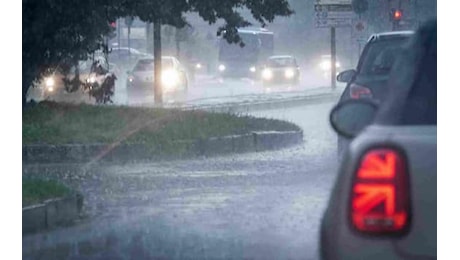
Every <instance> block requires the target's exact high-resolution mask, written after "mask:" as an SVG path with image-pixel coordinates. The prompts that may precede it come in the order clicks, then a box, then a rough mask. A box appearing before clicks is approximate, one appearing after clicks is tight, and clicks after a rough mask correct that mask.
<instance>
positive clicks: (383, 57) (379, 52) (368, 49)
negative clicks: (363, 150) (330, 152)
mask: <svg viewBox="0 0 460 260" xmlns="http://www.w3.org/2000/svg"><path fill="white" fill-rule="evenodd" d="M413 34H414V33H413V32H412V31H397V32H386V33H378V34H374V35H372V36H371V37H370V38H369V40H368V41H367V44H366V46H365V47H364V49H363V52H362V53H361V56H360V58H359V62H358V66H357V68H356V70H355V69H351V70H346V71H343V72H341V73H339V75H338V76H337V81H339V82H345V83H347V85H346V87H345V90H344V91H343V93H342V95H341V97H340V100H339V102H342V101H345V100H348V99H360V98H371V99H373V100H376V101H381V100H383V99H384V98H385V96H386V94H387V93H388V89H387V81H388V78H389V75H390V71H391V69H392V67H393V64H394V62H395V60H396V59H397V58H398V57H399V55H401V52H402V50H403V47H404V46H405V45H406V44H407V43H408V41H409V39H410V38H411V36H413ZM348 143H349V142H348V141H347V140H346V139H344V138H341V137H340V136H339V137H338V147H337V149H338V153H339V155H341V154H342V152H343V149H344V148H345V147H346V146H347V145H348Z"/></svg>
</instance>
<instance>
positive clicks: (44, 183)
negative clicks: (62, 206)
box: [22, 179, 70, 207]
mask: <svg viewBox="0 0 460 260" xmlns="http://www.w3.org/2000/svg"><path fill="white" fill-rule="evenodd" d="M69 193H70V190H69V188H67V187H66V186H64V185H62V184H60V183H58V182H57V181H53V180H41V179H23V180H22V206H23V207H24V206H28V205H32V204H35V203H40V202H43V201H44V200H47V199H51V198H57V197H62V196H65V195H67V194H69Z"/></svg>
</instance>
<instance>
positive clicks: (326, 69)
mask: <svg viewBox="0 0 460 260" xmlns="http://www.w3.org/2000/svg"><path fill="white" fill-rule="evenodd" d="M341 66H342V65H341V64H340V61H338V60H336V61H335V68H336V74H337V75H338V72H337V71H338V70H339V69H340V68H341ZM331 67H332V66H331V55H328V54H326V55H321V58H320V60H319V63H318V68H319V69H320V71H321V74H322V75H323V77H324V78H325V79H329V78H330V77H331V76H330V75H331Z"/></svg>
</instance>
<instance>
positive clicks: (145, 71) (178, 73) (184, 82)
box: [127, 56, 188, 99]
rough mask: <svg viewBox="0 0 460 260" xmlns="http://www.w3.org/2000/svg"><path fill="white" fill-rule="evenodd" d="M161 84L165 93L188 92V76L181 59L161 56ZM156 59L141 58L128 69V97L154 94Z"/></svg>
mask: <svg viewBox="0 0 460 260" xmlns="http://www.w3.org/2000/svg"><path fill="white" fill-rule="evenodd" d="M161 66H162V67H161V69H162V74H161V86H162V90H163V93H164V94H168V93H177V92H186V91H187V88H188V77H187V73H186V70H185V69H184V67H183V66H182V65H181V63H180V62H179V60H177V59H176V58H175V57H172V56H163V57H162V58H161ZM154 70H155V65H154V59H153V58H144V59H139V60H138V61H137V62H136V65H134V68H133V69H132V70H131V71H128V79H127V91H128V99H130V98H132V97H144V96H145V95H153V94H154V82H155V76H154Z"/></svg>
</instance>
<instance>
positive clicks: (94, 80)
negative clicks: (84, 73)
mask: <svg viewBox="0 0 460 260" xmlns="http://www.w3.org/2000/svg"><path fill="white" fill-rule="evenodd" d="M86 82H87V83H91V84H94V83H95V82H96V76H94V75H91V76H89V78H88V79H86Z"/></svg>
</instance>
